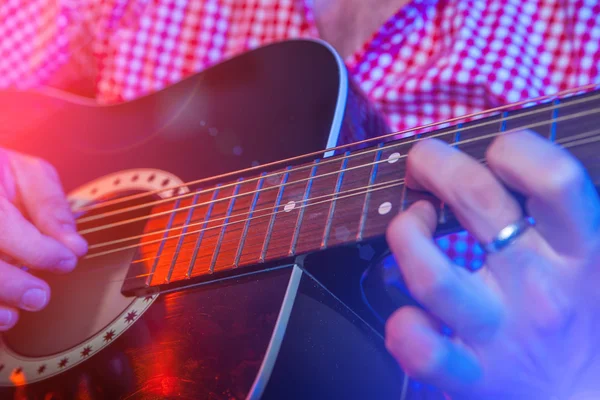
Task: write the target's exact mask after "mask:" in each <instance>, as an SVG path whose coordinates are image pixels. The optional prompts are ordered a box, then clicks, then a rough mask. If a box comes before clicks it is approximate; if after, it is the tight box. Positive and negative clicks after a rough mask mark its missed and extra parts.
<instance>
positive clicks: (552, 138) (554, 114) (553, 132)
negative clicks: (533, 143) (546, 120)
mask: <svg viewBox="0 0 600 400" xmlns="http://www.w3.org/2000/svg"><path fill="white" fill-rule="evenodd" d="M552 104H553V105H554V106H555V107H554V109H553V110H552V117H551V118H550V120H551V121H552V124H551V125H550V137H549V138H548V139H549V140H550V141H551V142H555V141H556V118H558V105H559V104H560V100H559V99H556V100H554V101H553V102H552Z"/></svg>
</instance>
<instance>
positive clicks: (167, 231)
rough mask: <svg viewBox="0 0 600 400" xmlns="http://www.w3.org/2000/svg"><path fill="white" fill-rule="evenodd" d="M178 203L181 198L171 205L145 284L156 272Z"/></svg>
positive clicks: (147, 284) (147, 283)
mask: <svg viewBox="0 0 600 400" xmlns="http://www.w3.org/2000/svg"><path fill="white" fill-rule="evenodd" d="M180 203H181V199H177V200H176V201H175V203H174V205H173V210H172V211H171V212H172V214H171V216H170V217H169V221H168V222H167V229H166V230H165V233H164V234H163V239H162V241H161V242H160V244H159V245H158V250H157V251H156V259H155V260H154V263H153V264H152V269H150V275H148V277H147V278H146V286H150V284H151V282H152V277H153V276H154V273H155V272H156V267H157V266H158V261H159V260H160V256H161V254H162V251H163V248H164V247H165V241H166V240H167V239H168V236H169V230H170V229H171V225H173V220H174V219H175V214H177V209H178V208H179V204H180Z"/></svg>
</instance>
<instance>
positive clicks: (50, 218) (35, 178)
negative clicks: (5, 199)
mask: <svg viewBox="0 0 600 400" xmlns="http://www.w3.org/2000/svg"><path fill="white" fill-rule="evenodd" d="M11 163H12V168H13V173H14V175H15V176H16V178H17V179H16V182H17V187H18V191H19V195H20V198H19V200H20V202H21V203H22V205H23V206H24V208H25V210H26V212H27V214H28V215H29V217H30V218H31V220H32V222H33V223H34V225H35V226H36V227H37V228H38V229H39V230H40V231H41V232H42V233H44V234H46V235H48V236H50V237H52V238H54V239H56V240H58V241H59V242H61V243H62V244H64V245H65V246H67V247H68V248H69V249H70V250H71V251H72V252H73V253H75V254H76V255H77V256H79V257H81V256H83V255H84V254H85V253H86V252H87V243H86V241H85V240H84V239H83V238H82V237H81V236H80V235H79V234H77V232H76V226H75V219H74V216H73V213H72V212H71V209H70V207H69V203H68V202H67V199H66V196H65V193H64V192H63V189H62V186H61V183H60V180H59V178H58V174H57V173H56V171H55V170H54V168H53V167H52V166H51V165H49V164H48V163H46V162H45V161H43V160H40V159H38V158H34V157H28V156H23V155H19V156H14V153H13V156H12V157H11Z"/></svg>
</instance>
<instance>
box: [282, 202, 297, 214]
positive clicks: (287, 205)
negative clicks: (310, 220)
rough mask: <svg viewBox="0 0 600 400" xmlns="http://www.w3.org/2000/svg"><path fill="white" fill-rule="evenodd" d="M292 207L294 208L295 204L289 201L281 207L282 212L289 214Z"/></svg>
mask: <svg viewBox="0 0 600 400" xmlns="http://www.w3.org/2000/svg"><path fill="white" fill-rule="evenodd" d="M294 207H296V202H295V201H290V202H288V203H287V204H286V205H285V206H283V211H285V212H290V211H292V210H293V209H294Z"/></svg>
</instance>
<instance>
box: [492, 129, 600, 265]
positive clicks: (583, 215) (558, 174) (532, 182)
mask: <svg viewBox="0 0 600 400" xmlns="http://www.w3.org/2000/svg"><path fill="white" fill-rule="evenodd" d="M486 158H487V161H488V164H489V167H490V168H491V170H492V171H493V172H494V173H495V174H496V175H497V176H498V177H499V178H500V179H501V180H502V181H504V182H505V183H506V185H507V186H509V187H511V188H513V189H514V190H517V191H519V192H521V193H523V194H524V195H525V196H527V197H528V198H529V199H528V202H527V208H528V212H529V214H530V215H531V216H532V217H534V218H535V220H536V229H537V231H538V232H540V234H541V235H542V236H543V237H544V239H545V240H546V241H547V242H548V243H549V244H550V245H551V246H552V247H553V248H554V249H555V250H557V251H559V252H563V253H567V254H581V251H582V250H583V249H585V248H586V246H589V244H590V239H591V238H597V237H598V230H599V229H600V206H599V204H600V202H599V200H598V194H597V192H596V189H595V188H594V186H593V184H592V182H591V180H590V179H589V178H588V176H587V174H586V172H585V170H584V168H583V166H582V165H581V164H580V163H579V162H578V161H577V160H576V159H575V158H574V157H573V156H572V155H570V154H569V153H568V152H567V151H566V150H565V149H562V148H560V147H559V146H556V145H555V144H553V143H551V142H550V141H548V140H545V139H543V138H542V137H540V136H539V135H537V134H536V133H533V132H530V131H521V132H514V133H510V134H505V135H501V136H499V137H498V138H496V139H495V140H494V142H493V143H492V144H491V145H490V147H489V148H488V151H487V155H486Z"/></svg>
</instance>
